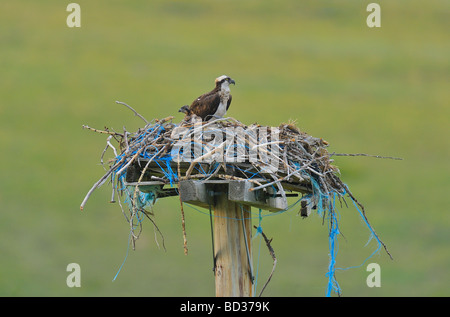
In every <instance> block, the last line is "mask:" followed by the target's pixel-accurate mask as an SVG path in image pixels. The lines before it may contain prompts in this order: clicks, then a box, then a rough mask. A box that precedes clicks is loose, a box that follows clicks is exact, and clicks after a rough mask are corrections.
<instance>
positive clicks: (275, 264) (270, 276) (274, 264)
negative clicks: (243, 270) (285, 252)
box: [253, 226, 277, 297]
mask: <svg viewBox="0 0 450 317" xmlns="http://www.w3.org/2000/svg"><path fill="white" fill-rule="evenodd" d="M253 227H254V228H255V229H258V227H256V226H253ZM260 230H261V231H260V233H261V235H262V236H263V238H264V241H265V242H266V245H267V248H268V249H269V253H270V256H271V257H272V260H273V266H272V271H271V272H270V275H269V278H268V279H267V281H266V283H265V284H264V286H263V288H262V289H261V292H260V293H259V297H261V295H262V293H263V292H264V289H265V288H266V286H267V284H269V282H270V280H271V279H272V275H273V272H275V267H276V266H277V257H276V256H275V251H274V250H273V248H272V246H271V245H270V243H271V242H272V239H270V240H269V239H267V236H266V235H265V234H264V232H263V231H262V229H261V228H260Z"/></svg>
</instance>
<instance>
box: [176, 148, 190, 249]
mask: <svg viewBox="0 0 450 317" xmlns="http://www.w3.org/2000/svg"><path fill="white" fill-rule="evenodd" d="M177 171H178V184H179V182H180V176H181V174H180V153H178V162H177ZM179 190H180V186H178V191H179ZM178 198H179V199H180V207H181V227H182V228H183V248H184V255H187V254H188V248H187V238H186V225H185V219H184V208H183V201H182V200H181V195H180V193H178Z"/></svg>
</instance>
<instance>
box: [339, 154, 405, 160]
mask: <svg viewBox="0 0 450 317" xmlns="http://www.w3.org/2000/svg"><path fill="white" fill-rule="evenodd" d="M332 156H368V157H375V158H381V159H391V160H400V161H401V160H403V159H402V158H401V157H393V156H380V155H371V154H365V153H354V154H347V153H331V154H330V157H332Z"/></svg>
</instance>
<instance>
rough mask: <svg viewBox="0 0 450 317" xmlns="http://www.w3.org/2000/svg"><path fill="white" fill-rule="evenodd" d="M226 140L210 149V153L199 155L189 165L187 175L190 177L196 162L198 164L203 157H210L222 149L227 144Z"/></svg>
mask: <svg viewBox="0 0 450 317" xmlns="http://www.w3.org/2000/svg"><path fill="white" fill-rule="evenodd" d="M225 143H226V142H225V141H224V142H223V143H222V144H221V145H219V146H218V147H216V148H215V149H214V150H212V151H209V152H208V153H206V154H204V155H202V156H199V157H197V158H196V159H195V160H193V161H192V163H191V165H190V166H189V168H188V170H187V171H186V177H189V175H191V172H192V170H193V169H194V166H195V164H197V163H198V162H200V161H201V160H203V159H207V158H208V157H210V156H212V155H213V154H214V153H216V152H217V151H219V150H220V149H222V148H223V147H224V145H225Z"/></svg>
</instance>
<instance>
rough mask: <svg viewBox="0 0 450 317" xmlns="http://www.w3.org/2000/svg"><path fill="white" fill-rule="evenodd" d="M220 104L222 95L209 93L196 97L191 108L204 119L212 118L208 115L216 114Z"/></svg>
mask: <svg viewBox="0 0 450 317" xmlns="http://www.w3.org/2000/svg"><path fill="white" fill-rule="evenodd" d="M219 104H220V96H219V94H218V93H207V94H204V95H201V96H200V97H198V98H197V99H195V100H194V101H193V102H192V104H191V106H190V107H189V109H190V110H191V112H192V113H194V114H196V115H197V116H199V117H200V118H202V120H203V121H205V120H207V119H210V118H207V117H208V116H212V115H214V113H216V110H217V108H218V107H219Z"/></svg>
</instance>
